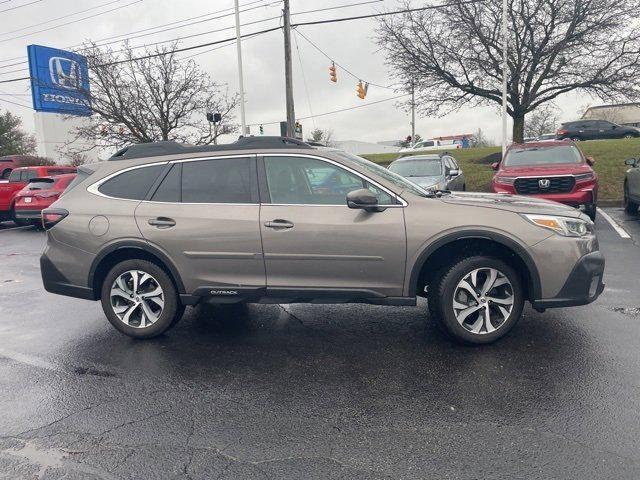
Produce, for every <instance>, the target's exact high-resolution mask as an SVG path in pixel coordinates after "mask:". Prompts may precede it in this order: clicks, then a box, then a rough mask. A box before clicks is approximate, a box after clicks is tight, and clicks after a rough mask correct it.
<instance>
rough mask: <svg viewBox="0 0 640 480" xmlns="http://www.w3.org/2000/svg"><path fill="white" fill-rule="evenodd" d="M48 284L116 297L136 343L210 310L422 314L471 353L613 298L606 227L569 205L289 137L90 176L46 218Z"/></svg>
mask: <svg viewBox="0 0 640 480" xmlns="http://www.w3.org/2000/svg"><path fill="white" fill-rule="evenodd" d="M43 223H44V225H45V227H46V228H47V229H48V232H47V247H46V249H45V251H44V253H43V255H42V258H41V269H42V278H43V281H44V285H45V288H46V289H47V290H48V291H50V292H53V293H60V294H63V295H70V296H75V297H81V298H86V299H90V300H98V299H100V300H101V301H102V306H103V309H104V311H105V314H106V315H107V318H108V319H109V321H110V322H111V323H112V324H113V325H114V326H115V327H116V328H117V329H118V330H120V331H121V332H123V333H125V334H127V335H130V336H133V337H152V336H155V335H159V334H161V333H162V332H164V331H166V330H167V329H169V328H170V327H171V326H173V325H174V324H175V323H176V322H177V321H178V320H179V319H180V317H181V315H182V312H183V311H184V308H185V306H186V305H194V304H196V303H198V302H215V303H235V302H260V303H294V302H313V303H348V302H365V303H372V304H377V305H416V297H417V296H428V298H429V309H430V311H431V316H432V318H435V319H438V320H439V321H440V322H441V324H442V326H443V327H444V329H445V331H447V332H448V333H449V334H451V335H452V336H453V337H454V338H456V339H458V340H460V341H463V342H468V343H488V342H492V341H494V340H496V339H498V338H500V337H502V336H503V335H504V334H506V333H507V332H508V331H509V330H510V329H511V328H512V327H513V325H514V324H515V323H516V322H517V321H518V319H519V318H520V316H521V314H522V308H523V306H524V302H525V300H529V301H530V302H531V303H532V304H533V306H534V307H535V308H537V309H539V310H543V309H545V308H548V307H565V306H569V305H584V304H586V303H589V302H591V301H593V300H595V299H596V298H597V297H598V295H599V294H600V293H601V292H602V289H603V288H604V285H603V283H602V276H603V271H604V258H603V256H602V254H601V253H600V252H599V251H598V240H597V239H596V236H595V233H594V230H593V223H592V222H591V220H589V218H588V217H587V216H586V215H584V214H582V213H580V212H579V211H577V210H575V209H573V208H570V207H567V206H565V205H561V204H559V203H555V202H548V201H545V200H539V199H533V198H528V197H518V196H511V195H495V194H480V193H478V194H470V193H460V194H452V193H448V192H444V193H443V192H434V191H427V190H424V189H422V188H421V187H419V186H417V185H415V184H414V183H412V182H409V181H408V180H406V179H404V178H403V177H401V176H399V175H397V174H395V173H393V172H390V171H389V170H387V169H386V168H383V167H381V166H379V165H377V164H375V163H372V162H370V161H368V160H365V159H363V158H361V157H357V156H355V155H351V154H348V153H346V152H343V151H340V150H327V149H316V148H313V147H310V146H309V145H306V144H304V143H302V142H299V141H295V140H292V139H283V138H280V137H249V138H243V139H241V140H240V141H238V142H236V143H235V144H230V145H219V146H217V147H216V146H206V147H185V146H181V145H179V144H175V143H161V144H147V145H136V146H132V147H129V148H128V149H126V150H124V151H121V152H119V153H118V154H117V155H115V156H114V157H112V158H111V159H110V160H109V161H106V162H100V163H98V164H94V165H84V166H82V167H80V169H79V173H78V176H77V177H76V180H75V181H74V184H72V185H70V186H69V187H68V189H67V190H66V191H65V194H64V195H63V196H62V197H60V200H58V201H57V202H55V203H54V204H53V205H52V207H51V208H49V209H47V210H44V211H43Z"/></svg>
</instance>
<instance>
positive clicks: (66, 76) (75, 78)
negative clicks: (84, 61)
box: [49, 57, 82, 90]
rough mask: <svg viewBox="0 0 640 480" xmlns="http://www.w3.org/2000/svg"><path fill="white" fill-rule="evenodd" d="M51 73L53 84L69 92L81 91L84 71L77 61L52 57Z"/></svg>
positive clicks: (50, 61)
mask: <svg viewBox="0 0 640 480" xmlns="http://www.w3.org/2000/svg"><path fill="white" fill-rule="evenodd" d="M49 73H50V74H51V83H52V84H53V85H55V86H57V87H60V88H66V89H68V90H79V89H80V87H81V86H82V70H81V69H80V64H79V63H78V62H76V61H75V60H71V59H69V58H64V57H51V58H50V59H49Z"/></svg>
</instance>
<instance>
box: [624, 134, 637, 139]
mask: <svg viewBox="0 0 640 480" xmlns="http://www.w3.org/2000/svg"><path fill="white" fill-rule="evenodd" d="M623 138H636V136H635V135H633V134H632V133H625V135H624V137H623Z"/></svg>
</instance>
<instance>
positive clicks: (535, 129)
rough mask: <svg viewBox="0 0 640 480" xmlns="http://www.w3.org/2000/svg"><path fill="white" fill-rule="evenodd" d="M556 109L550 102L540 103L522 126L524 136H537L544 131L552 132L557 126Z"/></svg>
mask: <svg viewBox="0 0 640 480" xmlns="http://www.w3.org/2000/svg"><path fill="white" fill-rule="evenodd" d="M558 122H559V116H558V110H557V109H556V108H555V106H553V105H551V104H547V105H542V106H540V107H539V108H537V109H536V110H534V111H533V112H531V115H529V119H528V120H527V123H526V124H525V126H524V136H525V137H539V136H540V135H543V134H545V133H553V132H555V131H556V130H557V128H558Z"/></svg>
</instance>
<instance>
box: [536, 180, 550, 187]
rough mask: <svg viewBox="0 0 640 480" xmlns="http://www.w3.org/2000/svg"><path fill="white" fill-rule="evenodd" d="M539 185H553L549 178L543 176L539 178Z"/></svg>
mask: <svg viewBox="0 0 640 480" xmlns="http://www.w3.org/2000/svg"><path fill="white" fill-rule="evenodd" d="M538 185H540V188H549V187H550V186H551V180H549V179H548V178H541V179H540V180H538Z"/></svg>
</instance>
